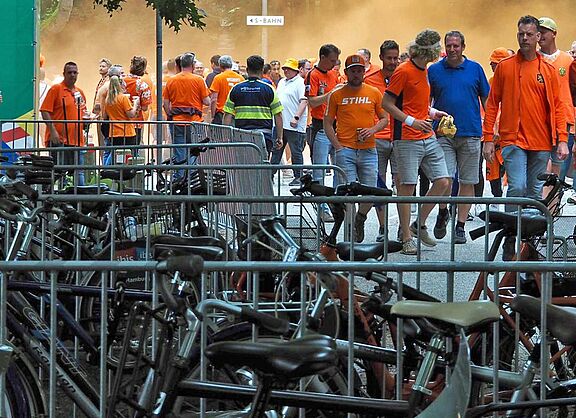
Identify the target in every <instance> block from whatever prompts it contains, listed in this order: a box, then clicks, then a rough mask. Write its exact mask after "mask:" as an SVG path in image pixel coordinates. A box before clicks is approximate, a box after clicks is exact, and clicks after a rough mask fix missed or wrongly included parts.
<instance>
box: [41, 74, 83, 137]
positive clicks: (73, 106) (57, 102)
mask: <svg viewBox="0 0 576 418" xmlns="http://www.w3.org/2000/svg"><path fill="white" fill-rule="evenodd" d="M76 93H80V106H78V103H77V101H76V98H75V96H74V95H75V94H76ZM85 110H86V96H85V95H84V92H83V91H82V90H81V89H79V88H78V87H74V88H73V89H69V88H68V87H66V85H65V84H64V82H62V83H60V84H54V85H53V86H52V87H50V90H48V93H47V94H46V98H45V99H44V102H43V103H42V107H41V108H40V111H41V112H48V113H50V116H51V117H52V120H81V119H82V113H83V112H84V111H85ZM54 127H55V128H56V132H58V135H59V136H60V139H61V140H62V141H63V143H64V144H65V145H75V146H83V145H84V143H85V141H84V133H83V130H84V124H83V123H82V122H77V123H55V124H54ZM44 145H45V146H49V145H50V129H47V130H46V137H45V138H44Z"/></svg>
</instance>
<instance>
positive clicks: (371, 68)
mask: <svg viewBox="0 0 576 418" xmlns="http://www.w3.org/2000/svg"><path fill="white" fill-rule="evenodd" d="M356 53H357V54H358V55H360V56H361V57H362V58H364V62H365V63H366V66H365V68H366V73H365V74H364V77H370V76H371V75H372V74H374V73H377V72H378V71H380V67H378V66H377V65H375V64H372V62H370V60H371V59H372V53H371V52H370V50H369V49H368V48H360V49H359V50H358V51H357V52H356Z"/></svg>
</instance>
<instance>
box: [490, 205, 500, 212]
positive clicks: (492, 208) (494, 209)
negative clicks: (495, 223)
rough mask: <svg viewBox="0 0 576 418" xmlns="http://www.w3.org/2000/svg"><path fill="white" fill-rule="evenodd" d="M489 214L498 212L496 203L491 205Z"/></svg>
mask: <svg viewBox="0 0 576 418" xmlns="http://www.w3.org/2000/svg"><path fill="white" fill-rule="evenodd" d="M490 212H500V205H497V204H496V203H491V204H490Z"/></svg>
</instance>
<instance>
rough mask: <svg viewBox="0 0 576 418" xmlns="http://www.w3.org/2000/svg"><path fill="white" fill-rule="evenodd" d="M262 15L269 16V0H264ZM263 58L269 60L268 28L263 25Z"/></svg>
mask: <svg viewBox="0 0 576 418" xmlns="http://www.w3.org/2000/svg"><path fill="white" fill-rule="evenodd" d="M262 16H268V0H262ZM262 58H264V61H267V60H268V28H267V27H266V26H262Z"/></svg>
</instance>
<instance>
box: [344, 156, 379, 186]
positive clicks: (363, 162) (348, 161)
mask: <svg viewBox="0 0 576 418" xmlns="http://www.w3.org/2000/svg"><path fill="white" fill-rule="evenodd" d="M336 165H337V166H338V167H340V168H341V169H342V170H344V172H345V173H346V176H347V177H348V181H350V182H351V181H359V182H360V183H362V184H365V185H367V186H372V187H376V181H377V179H378V173H377V169H378V153H377V152H376V149H375V148H368V149H353V148H346V147H344V148H341V149H340V150H338V151H336ZM341 183H343V181H341Z"/></svg>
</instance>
